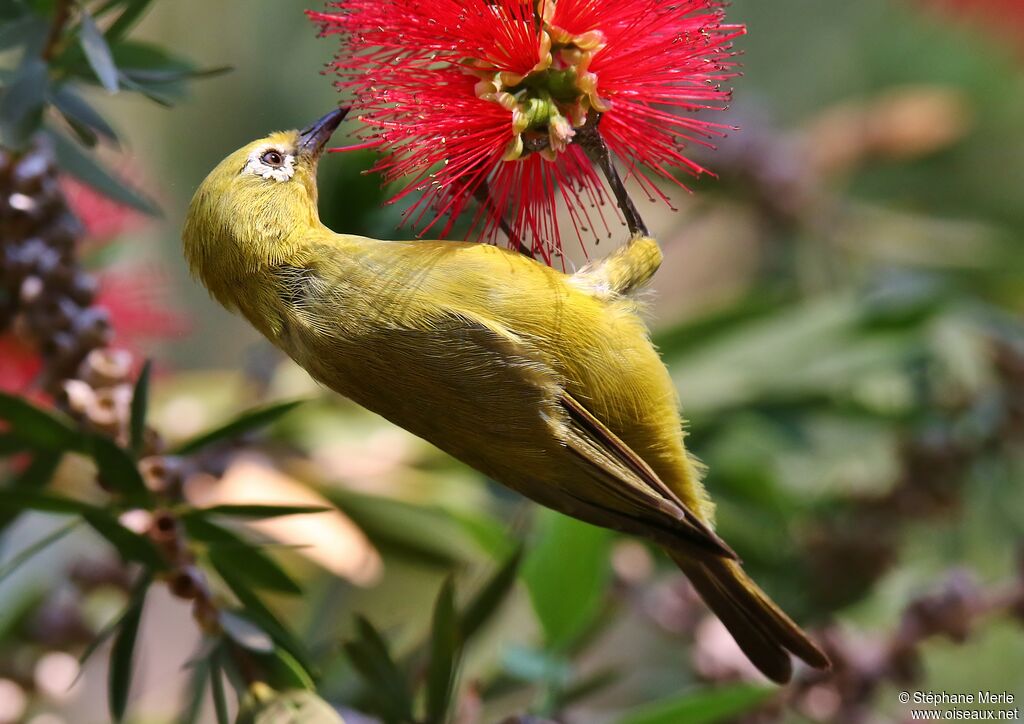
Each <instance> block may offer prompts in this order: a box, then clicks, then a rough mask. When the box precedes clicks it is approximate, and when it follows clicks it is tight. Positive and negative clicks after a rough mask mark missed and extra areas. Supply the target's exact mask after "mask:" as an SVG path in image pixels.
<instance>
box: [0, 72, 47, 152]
mask: <svg viewBox="0 0 1024 724" xmlns="http://www.w3.org/2000/svg"><path fill="white" fill-rule="evenodd" d="M48 85H49V75H48V72H47V67H46V63H44V62H43V61H42V60H39V59H38V58H35V57H34V56H30V57H27V58H26V59H25V60H24V61H22V63H21V65H19V66H18V69H17V70H16V71H15V72H14V76H13V78H12V79H11V80H10V81H9V82H7V83H5V86H6V87H5V88H4V89H3V94H2V95H0V141H2V142H3V143H4V144H6V145H8V146H12V147H20V146H22V145H23V144H24V143H25V142H26V141H27V140H28V138H29V137H30V136H31V135H32V134H33V133H34V132H35V131H36V130H37V129H38V127H39V123H40V121H41V120H42V117H43V108H44V107H45V105H46V89H47V87H48Z"/></svg>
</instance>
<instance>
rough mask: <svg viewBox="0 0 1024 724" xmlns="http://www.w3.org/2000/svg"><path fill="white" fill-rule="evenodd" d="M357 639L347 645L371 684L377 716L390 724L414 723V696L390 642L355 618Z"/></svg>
mask: <svg viewBox="0 0 1024 724" xmlns="http://www.w3.org/2000/svg"><path fill="white" fill-rule="evenodd" d="M356 629H357V638H356V639H355V640H353V641H349V642H348V643H346V644H345V652H346V653H347V654H348V658H349V661H350V662H351V663H352V666H353V668H355V670H356V671H357V672H359V675H360V676H362V677H363V679H365V680H366V683H367V684H369V691H368V692H367V693H368V696H369V698H370V699H371V701H372V702H373V704H374V706H375V707H376V713H378V714H380V716H381V717H382V718H383V719H384V721H386V722H389V724H390V723H391V722H410V721H413V720H414V717H413V711H412V694H411V693H410V692H409V687H408V683H407V682H406V680H405V676H404V675H403V674H402V672H401V671H400V670H399V668H398V666H397V665H396V664H395V660H394V659H393V658H392V657H391V653H390V652H389V651H388V646H387V643H385V641H384V638H383V637H382V636H381V635H380V633H378V631H377V629H375V628H374V627H373V624H372V623H370V622H369V621H368V620H367V619H365V618H363V617H362V616H357V617H356Z"/></svg>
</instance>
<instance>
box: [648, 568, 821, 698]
mask: <svg viewBox="0 0 1024 724" xmlns="http://www.w3.org/2000/svg"><path fill="white" fill-rule="evenodd" d="M668 553H669V555H670V556H672V560H674V561H675V562H676V564H677V565H678V566H679V567H680V568H681V569H682V571H683V573H685V574H686V575H687V577H688V578H689V579H690V582H691V583H692V584H693V587H694V588H696V589H697V592H698V593H699V594H700V596H701V598H703V599H704V602H705V603H706V604H707V605H708V607H709V608H710V609H711V610H712V611H713V612H714V614H715V615H716V616H718V618H719V620H721V622H722V623H723V624H725V627H726V628H727V629H728V630H729V633H731V634H732V637H733V638H734V639H735V640H736V643H737V644H739V647H740V648H741V649H743V653H744V654H746V655H747V658H748V659H750V661H751V663H753V664H754V666H756V667H757V668H758V669H760V671H761V673H763V674H764V675H765V676H767V677H768V678H769V679H771V680H772V681H776V682H778V683H780V684H784V683H786V682H787V681H789V679H790V677H791V676H792V674H793V667H792V663H791V661H790V658H789V655H790V654H793V655H795V656H797V657H798V658H800V659H802V660H803V661H805V662H806V663H807V664H808V665H810V666H813V667H814V668H816V669H827V668H829V666H830V665H831V664H830V663H829V660H828V657H827V656H826V655H825V654H824V653H823V652H822V651H821V649H819V648H818V647H817V646H816V645H815V643H814V642H813V641H811V639H810V638H808V636H807V634H805V633H804V632H803V631H802V630H801V629H800V627H799V626H797V625H796V624H795V623H793V620H792V619H791V618H790V617H789V616H787V615H786V614H785V613H784V612H783V611H782V609H780V608H779V607H778V606H777V605H775V602H774V601H772V600H771V599H770V598H768V596H767V594H765V592H764V591H762V590H761V589H760V587H758V585H757V584H756V583H754V581H753V580H751V578H750V577H749V576H748V575H747V574H746V573H744V572H743V569H742V568H741V567H740V564H739V563H738V562H737V561H733V560H728V559H726V558H715V557H710V556H701V557H696V556H694V555H693V554H692V553H690V554H688V553H685V552H676V551H669V552H668Z"/></svg>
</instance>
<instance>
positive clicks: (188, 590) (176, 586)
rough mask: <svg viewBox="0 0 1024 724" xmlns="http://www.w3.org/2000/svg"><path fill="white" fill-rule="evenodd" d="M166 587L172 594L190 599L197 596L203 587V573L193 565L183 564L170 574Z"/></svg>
mask: <svg viewBox="0 0 1024 724" xmlns="http://www.w3.org/2000/svg"><path fill="white" fill-rule="evenodd" d="M167 587H168V588H169V589H170V591H171V594H172V595H174V596H177V597H178V598H184V599H186V600H191V599H193V598H196V597H197V596H199V595H200V594H201V593H202V592H203V590H204V588H205V586H204V580H203V574H202V573H200V572H199V570H198V569H197V568H196V567H195V566H193V565H188V566H185V567H184V568H181V569H180V570H177V571H175V572H174V573H173V574H172V575H171V578H170V580H169V581H168V582H167Z"/></svg>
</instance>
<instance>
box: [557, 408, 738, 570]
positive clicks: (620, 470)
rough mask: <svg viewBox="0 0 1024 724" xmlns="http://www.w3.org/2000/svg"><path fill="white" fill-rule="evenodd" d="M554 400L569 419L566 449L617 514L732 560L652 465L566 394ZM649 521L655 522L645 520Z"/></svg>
mask: <svg viewBox="0 0 1024 724" xmlns="http://www.w3.org/2000/svg"><path fill="white" fill-rule="evenodd" d="M559 401H560V403H561V406H562V408H563V409H564V410H565V413H566V417H567V420H568V430H567V433H568V434H567V435H566V436H565V438H566V439H565V443H566V446H567V447H568V448H569V450H570V451H572V452H573V453H574V454H575V455H576V457H577V459H578V460H579V462H580V465H581V466H582V468H583V469H584V471H585V472H587V473H588V474H589V476H590V477H591V478H592V479H593V480H594V481H595V482H597V483H598V484H599V485H600V486H601V487H602V490H603V492H604V494H605V496H607V497H609V498H610V499H615V500H617V501H618V502H619V503H620V506H621V509H620V510H619V511H616V512H620V513H623V514H626V515H634V516H636V517H638V518H641V519H644V520H648V522H651V523H654V524H656V525H659V527H661V528H666V527H668V528H669V529H670V532H671V533H673V534H675V535H677V536H680V537H682V538H683V539H685V540H686V541H687V542H689V543H690V544H692V545H694V546H696V547H698V548H700V549H703V550H707V551H710V552H712V553H714V554H715V555H717V556H721V557H725V558H729V559H736V558H737V556H736V553H735V552H734V551H733V550H732V548H730V547H729V546H728V545H727V544H726V543H725V541H723V540H722V539H721V538H719V537H718V536H717V535H716V534H715V532H714V531H713V530H711V528H709V527H708V526H707V525H706V524H705V523H704V522H703V521H702V520H701V519H700V518H698V517H697V515H695V514H694V512H693V511H692V510H690V509H689V507H687V505H686V504H685V503H684V502H683V501H682V500H680V499H679V496H678V495H676V494H675V493H674V492H673V491H672V489H671V488H669V487H668V486H667V485H666V484H665V483H664V482H663V481H662V480H661V479H660V478H659V477H658V475H657V474H656V473H655V472H654V470H652V469H651V466H650V465H648V464H647V463H646V462H645V461H644V460H643V458H641V457H640V456H639V455H637V454H636V453H635V452H634V451H633V450H632V449H631V448H630V447H629V446H628V445H627V444H626V443H625V442H623V441H622V439H621V438H619V437H618V436H617V435H616V434H615V433H613V432H612V431H611V430H609V429H608V427H607V426H606V425H604V423H602V422H601V421H600V420H598V419H597V418H596V417H594V415H592V414H591V413H590V411H589V410H587V408H586V407H584V406H583V405H582V404H581V403H580V402H579V401H578V400H576V399H575V398H574V397H573V396H572V395H570V394H568V393H563V394H562V395H561V398H560V400H559ZM605 496H602V497H605ZM587 502H589V501H587ZM652 513H654V514H655V515H653V516H652V515H651V514H652ZM665 516H668V518H669V520H666V519H665ZM652 517H653V518H655V519H656V520H650V519H651V518H652ZM666 524H667V525H666Z"/></svg>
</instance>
